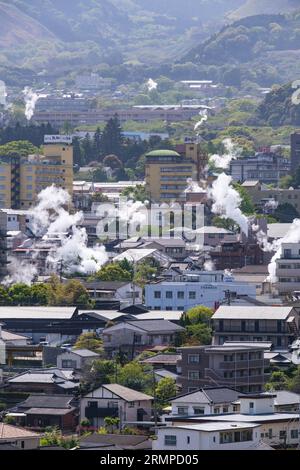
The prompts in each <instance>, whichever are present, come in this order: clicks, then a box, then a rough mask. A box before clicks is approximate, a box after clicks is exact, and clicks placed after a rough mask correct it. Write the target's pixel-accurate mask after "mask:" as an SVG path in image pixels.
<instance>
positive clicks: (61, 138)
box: [44, 135, 73, 145]
mask: <svg viewBox="0 0 300 470" xmlns="http://www.w3.org/2000/svg"><path fill="white" fill-rule="evenodd" d="M72 142H73V136H72V135H45V136H44V143H45V144H69V145H71V144H72Z"/></svg>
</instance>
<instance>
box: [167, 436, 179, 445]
mask: <svg viewBox="0 0 300 470" xmlns="http://www.w3.org/2000/svg"><path fill="white" fill-rule="evenodd" d="M165 446H172V447H176V446H177V436H168V435H166V436H165Z"/></svg>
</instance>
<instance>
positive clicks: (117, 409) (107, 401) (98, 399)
mask: <svg viewBox="0 0 300 470" xmlns="http://www.w3.org/2000/svg"><path fill="white" fill-rule="evenodd" d="M152 400H153V397H151V396H149V395H146V394H145V393H141V392H137V391H136V390H132V389H130V388H127V387H123V386H122V385H119V384H105V385H101V387H99V388H97V389H96V390H94V391H93V392H90V393H88V394H87V395H85V396H84V397H83V398H82V399H81V401H80V418H81V420H83V419H88V420H89V422H90V425H91V426H92V427H94V428H99V427H101V426H103V425H104V419H105V418H106V417H118V418H119V419H120V427H122V426H124V425H126V424H130V423H136V422H137V421H140V422H142V421H149V420H150V419H151V415H152Z"/></svg>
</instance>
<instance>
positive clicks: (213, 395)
mask: <svg viewBox="0 0 300 470" xmlns="http://www.w3.org/2000/svg"><path fill="white" fill-rule="evenodd" d="M239 396H240V392H238V391H237V390H234V389H233V388H228V387H205V388H201V389H200V390H197V391H196V392H192V393H187V394H185V395H180V396H178V397H176V398H174V399H173V400H172V401H171V406H172V413H171V415H168V418H170V417H171V416H183V415H185V416H197V415H212V414H216V413H218V414H219V413H223V414H225V413H234V412H236V410H237V405H236V404H233V402H235V401H236V400H237V399H238V397H239Z"/></svg>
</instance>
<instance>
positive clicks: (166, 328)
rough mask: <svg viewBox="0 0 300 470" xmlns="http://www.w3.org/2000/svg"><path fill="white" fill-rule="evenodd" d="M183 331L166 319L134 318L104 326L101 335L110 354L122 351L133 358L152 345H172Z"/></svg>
mask: <svg viewBox="0 0 300 470" xmlns="http://www.w3.org/2000/svg"><path fill="white" fill-rule="evenodd" d="M183 331H184V328H182V327H181V326H179V325H176V324H175V323H172V322H170V321H168V320H136V321H125V322H122V323H119V324H118V325H113V326H111V327H109V328H105V329H104V330H103V333H102V337H103V343H104V349H105V351H106V352H107V353H108V354H109V355H110V356H111V355H113V354H114V353H115V352H116V351H122V352H123V353H125V354H127V355H128V357H131V358H133V357H135V356H136V355H138V354H139V353H140V352H142V351H144V350H145V349H150V348H152V347H154V346H171V345H174V344H175V340H176V336H177V334H179V333H181V332H183Z"/></svg>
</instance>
